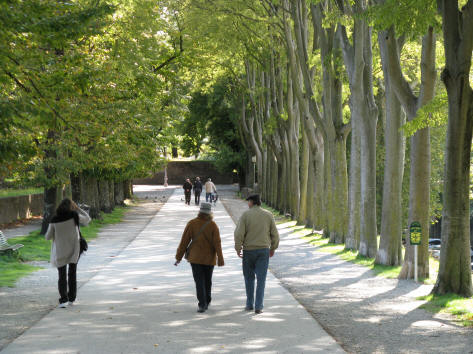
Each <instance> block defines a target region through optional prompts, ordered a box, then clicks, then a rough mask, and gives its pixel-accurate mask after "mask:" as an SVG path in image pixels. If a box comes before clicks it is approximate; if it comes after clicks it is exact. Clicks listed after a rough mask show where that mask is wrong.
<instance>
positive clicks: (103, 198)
mask: <svg viewBox="0 0 473 354" xmlns="http://www.w3.org/2000/svg"><path fill="white" fill-rule="evenodd" d="M98 190H99V206H100V210H101V211H103V212H105V213H110V212H111V211H112V208H111V206H110V192H109V183H108V181H107V180H99V181H98Z"/></svg>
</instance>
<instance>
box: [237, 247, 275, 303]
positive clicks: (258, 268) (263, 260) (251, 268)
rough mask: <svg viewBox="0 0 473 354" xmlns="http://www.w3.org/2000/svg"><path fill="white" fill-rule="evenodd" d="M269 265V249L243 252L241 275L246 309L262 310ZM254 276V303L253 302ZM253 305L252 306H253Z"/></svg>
mask: <svg viewBox="0 0 473 354" xmlns="http://www.w3.org/2000/svg"><path fill="white" fill-rule="evenodd" d="M268 265H269V248H262V249H258V250H249V251H245V250H244V251H243V275H244V277H245V288H246V307H247V308H251V309H252V308H253V307H254V308H255V310H262V309H263V300H264V287H265V285H266V274H267V273H268ZM255 275H256V280H257V283H256V301H255ZM253 305H254V306H253Z"/></svg>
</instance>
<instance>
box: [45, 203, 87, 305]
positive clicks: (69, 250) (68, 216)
mask: <svg viewBox="0 0 473 354" xmlns="http://www.w3.org/2000/svg"><path fill="white" fill-rule="evenodd" d="M89 222H90V217H89V215H88V214H87V213H86V212H85V211H84V210H82V209H80V208H79V207H78V206H77V205H76V203H74V202H73V201H72V200H70V199H68V198H66V199H64V200H63V201H62V202H61V204H59V206H58V208H57V210H56V215H54V217H53V218H52V219H51V223H50V224H49V227H48V231H47V232H46V235H45V238H46V240H52V241H53V243H52V246H51V265H52V266H53V267H56V268H57V270H58V273H59V280H58V290H59V295H60V296H61V297H60V298H59V307H61V308H65V307H67V306H68V305H72V304H73V303H74V301H75V300H76V295H77V278H76V272H77V262H78V260H79V255H80V245H79V225H82V226H86V225H88V224H89ZM68 265H69V269H67V267H68ZM68 286H69V290H68Z"/></svg>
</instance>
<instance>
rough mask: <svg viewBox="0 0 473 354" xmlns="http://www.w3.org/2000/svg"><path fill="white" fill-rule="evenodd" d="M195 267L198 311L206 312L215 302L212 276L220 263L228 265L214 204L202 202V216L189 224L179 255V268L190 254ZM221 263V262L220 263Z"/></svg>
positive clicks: (188, 258) (189, 258)
mask: <svg viewBox="0 0 473 354" xmlns="http://www.w3.org/2000/svg"><path fill="white" fill-rule="evenodd" d="M186 250H187V255H186V258H187V260H188V261H189V263H190V264H191V266H192V275H193V276H194V281H195V288H196V292H197V300H198V301H199V304H198V306H199V308H198V310H197V312H205V311H206V310H207V308H208V307H209V304H210V301H211V300H212V273H213V270H214V266H215V264H216V263H217V264H218V266H219V267H222V266H223V265H224V264H225V263H224V260H223V254H222V244H221V240H220V232H219V230H218V226H217V224H216V223H215V222H213V221H212V205H211V204H210V203H202V204H201V206H200V210H199V215H197V217H196V218H195V219H192V220H191V221H189V222H188V223H187V226H186V228H185V230H184V233H183V234H182V238H181V242H180V244H179V247H178V248H177V252H176V263H175V265H178V264H179V262H180V261H181V260H182V257H183V256H184V254H185V253H186ZM217 260H218V261H217Z"/></svg>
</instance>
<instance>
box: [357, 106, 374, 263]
mask: <svg viewBox="0 0 473 354" xmlns="http://www.w3.org/2000/svg"><path fill="white" fill-rule="evenodd" d="M365 107H366V106H365ZM364 111H365V113H364V115H363V119H362V124H361V128H362V129H361V134H360V138H361V155H360V156H361V213H360V214H361V222H360V250H359V252H360V254H361V255H362V256H366V257H371V258H374V257H375V256H376V252H377V250H378V240H377V235H378V233H377V230H376V229H377V228H376V120H377V112H376V111H369V110H368V109H364Z"/></svg>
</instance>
